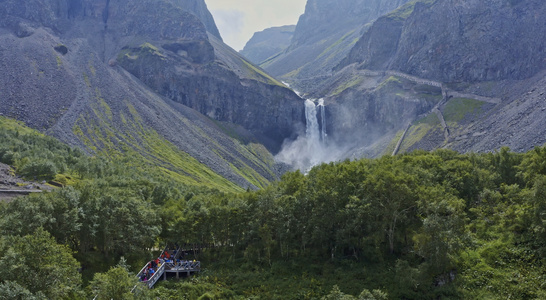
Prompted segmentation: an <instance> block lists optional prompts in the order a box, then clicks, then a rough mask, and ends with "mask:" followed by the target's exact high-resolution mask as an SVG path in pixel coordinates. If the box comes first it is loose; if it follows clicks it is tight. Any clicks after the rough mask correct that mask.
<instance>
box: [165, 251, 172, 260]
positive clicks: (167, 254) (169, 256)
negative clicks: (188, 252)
mask: <svg viewBox="0 0 546 300" xmlns="http://www.w3.org/2000/svg"><path fill="white" fill-rule="evenodd" d="M165 257H166V258H167V259H170V258H171V254H170V253H169V252H168V251H167V252H165Z"/></svg>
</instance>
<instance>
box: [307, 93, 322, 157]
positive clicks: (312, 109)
mask: <svg viewBox="0 0 546 300" xmlns="http://www.w3.org/2000/svg"><path fill="white" fill-rule="evenodd" d="M305 119H306V122H307V129H306V132H305V133H306V136H307V142H308V143H309V148H310V150H313V148H315V149H316V147H318V146H319V145H320V132H319V125H318V120H317V106H316V105H315V103H314V102H313V101H311V100H305Z"/></svg>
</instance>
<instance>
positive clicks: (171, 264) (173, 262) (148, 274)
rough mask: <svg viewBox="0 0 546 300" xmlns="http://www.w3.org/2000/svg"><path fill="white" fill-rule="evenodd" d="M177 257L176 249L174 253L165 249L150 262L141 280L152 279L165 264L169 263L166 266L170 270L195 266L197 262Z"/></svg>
mask: <svg viewBox="0 0 546 300" xmlns="http://www.w3.org/2000/svg"><path fill="white" fill-rule="evenodd" d="M175 257H176V250H174V251H173V254H172V255H171V253H170V251H169V250H167V251H164V252H163V253H162V254H161V256H159V257H158V258H156V259H155V260H152V261H150V262H148V264H147V265H146V268H145V269H144V271H143V272H142V274H141V275H140V281H142V282H146V281H148V280H150V279H151V278H152V277H153V276H154V274H155V273H156V272H157V270H158V269H159V268H160V267H161V266H162V265H163V264H167V265H166V266H165V267H166V268H167V269H168V270H170V269H186V268H193V267H194V265H195V262H196V261H195V260H193V263H192V261H189V260H180V258H177V259H175Z"/></svg>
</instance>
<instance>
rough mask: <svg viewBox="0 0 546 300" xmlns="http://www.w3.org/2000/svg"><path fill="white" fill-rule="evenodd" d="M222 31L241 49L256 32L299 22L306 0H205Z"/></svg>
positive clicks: (228, 41) (225, 37)
mask: <svg viewBox="0 0 546 300" xmlns="http://www.w3.org/2000/svg"><path fill="white" fill-rule="evenodd" d="M205 2H206V3H207V6H208V8H209V10H210V11H211V13H212V15H213V16H214V19H215V21H216V25H217V26H218V29H219V30H220V34H221V35H222V38H223V39H224V42H226V43H227V44H228V45H230V46H231V47H233V48H234V49H235V50H241V49H242V48H243V47H244V45H245V44H246V42H247V41H248V40H249V39H250V38H251V37H252V35H253V34H254V32H256V31H261V30H264V29H266V28H269V27H274V26H282V25H295V24H296V23H297V22H298V18H299V16H300V15H301V14H303V12H304V8H305V3H306V0H205Z"/></svg>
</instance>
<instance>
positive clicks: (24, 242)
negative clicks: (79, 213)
mask: <svg viewBox="0 0 546 300" xmlns="http://www.w3.org/2000/svg"><path fill="white" fill-rule="evenodd" d="M0 242H1V243H0V249H1V252H0V253H2V254H1V258H0V268H1V269H2V270H3V276H2V279H1V281H2V282H3V283H4V284H5V285H7V286H8V287H9V288H10V290H12V291H14V292H15V293H20V294H25V293H27V292H26V291H28V292H30V293H31V294H33V295H35V296H36V297H38V298H39V297H40V295H41V294H42V293H43V295H45V296H46V297H47V298H49V299H78V298H81V297H82V293H81V282H82V281H81V276H80V274H79V273H78V269H79V267H80V266H79V263H78V262H77V261H76V259H74V258H73V257H72V252H71V251H70V249H69V248H68V247H66V246H63V245H59V244H57V243H56V242H55V240H54V239H53V238H52V237H51V236H50V234H49V233H48V232H47V231H45V230H43V229H41V228H39V229H37V230H36V231H35V232H34V233H33V234H31V235H25V236H5V237H3V238H2V239H1V241H0ZM8 282H12V283H8ZM13 283H16V284H13Z"/></svg>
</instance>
